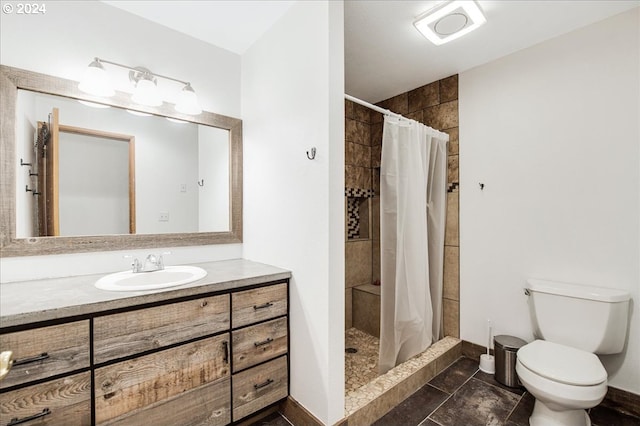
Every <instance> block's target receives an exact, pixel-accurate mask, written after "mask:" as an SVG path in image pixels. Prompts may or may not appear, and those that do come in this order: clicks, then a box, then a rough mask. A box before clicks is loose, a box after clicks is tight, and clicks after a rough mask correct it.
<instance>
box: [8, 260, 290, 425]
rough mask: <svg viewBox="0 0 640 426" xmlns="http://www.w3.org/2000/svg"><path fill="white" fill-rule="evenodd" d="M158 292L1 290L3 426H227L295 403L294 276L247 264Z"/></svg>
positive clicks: (75, 282) (88, 286)
mask: <svg viewBox="0 0 640 426" xmlns="http://www.w3.org/2000/svg"><path fill="white" fill-rule="evenodd" d="M197 266H199V267H201V268H204V269H205V270H207V273H208V275H207V276H206V277H205V278H203V279H201V280H199V281H196V282H194V283H191V284H187V285H183V286H180V287H174V288H170V289H165V290H162V291H153V292H148V291H147V292H107V291H104V290H99V289H97V288H95V287H94V285H93V284H94V283H95V281H96V280H97V279H98V278H100V275H94V276H83V277H70V278H60V279H49V280H38V281H31V282H26V281H25V282H17V283H8V284H2V285H1V286H0V296H1V301H0V309H1V310H0V312H1V316H0V348H1V349H2V350H11V351H13V358H14V360H15V363H14V365H13V368H12V369H11V371H10V372H9V374H8V375H7V376H6V377H5V378H4V379H3V380H2V381H0V425H2V426H5V425H17V424H26V425H29V424H38V425H70V424H74V425H76V424H77V425H91V424H100V425H102V424H105V425H106V424H118V425H141V424H160V425H201V424H206V425H226V424H229V423H232V422H236V421H238V420H241V419H243V418H245V417H247V416H249V415H251V414H253V413H255V412H257V411H259V410H261V409H262V408H264V407H267V406H269V405H271V404H273V403H276V402H278V401H280V400H282V399H284V398H286V397H287V395H288V388H289V386H288V381H289V376H288V375H289V368H288V367H289V359H288V348H289V333H288V329H289V327H288V324H289V320H288V306H289V303H288V285H289V278H290V276H291V274H290V272H289V271H286V270H283V269H279V268H275V267H272V266H268V265H263V264H258V263H255V262H250V261H246V260H241V259H238V260H230V261H222V262H212V263H204V264H198V265H197Z"/></svg>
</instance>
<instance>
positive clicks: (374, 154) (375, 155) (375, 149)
mask: <svg viewBox="0 0 640 426" xmlns="http://www.w3.org/2000/svg"><path fill="white" fill-rule="evenodd" d="M381 164H382V145H374V146H372V147H371V167H380V165H381Z"/></svg>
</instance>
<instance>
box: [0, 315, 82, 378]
mask: <svg viewBox="0 0 640 426" xmlns="http://www.w3.org/2000/svg"><path fill="white" fill-rule="evenodd" d="M0 348H2V350H3V351H13V359H14V365H13V367H12V368H11V371H9V374H7V376H6V377H5V378H4V379H3V380H2V381H0V389H4V388H7V387H9V386H14V385H19V384H23V383H28V382H31V381H34V380H38V379H45V378H47V377H51V376H55V375H57V374H62V373H66V372H70V371H73V370H78V369H81V368H85V367H89V320H84V321H77V322H72V323H68V324H61V325H54V326H50V327H41V328H35V329H33V330H26V331H18V332H15V333H7V334H2V335H0Z"/></svg>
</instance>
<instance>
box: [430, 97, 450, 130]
mask: <svg viewBox="0 0 640 426" xmlns="http://www.w3.org/2000/svg"><path fill="white" fill-rule="evenodd" d="M424 123H425V124H426V125H428V126H431V127H433V128H434V129H438V130H446V129H451V128H452V127H458V101H451V102H445V103H443V104H440V105H435V106H432V107H428V108H427V109H425V110H424Z"/></svg>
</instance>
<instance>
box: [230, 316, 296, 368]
mask: <svg viewBox="0 0 640 426" xmlns="http://www.w3.org/2000/svg"><path fill="white" fill-rule="evenodd" d="M287 344H288V342H287V318H286V317H284V318H279V319H276V320H271V321H268V322H265V323H262V324H258V325H252V326H250V327H245V328H242V329H240V330H235V331H234V332H233V351H232V352H233V372H234V373H235V372H236V371H240V370H244V369H245V368H248V367H251V366H253V365H256V364H259V363H261V362H263V361H267V360H269V359H271V358H275V357H277V356H280V355H284V354H285V353H287Z"/></svg>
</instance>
